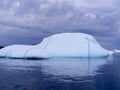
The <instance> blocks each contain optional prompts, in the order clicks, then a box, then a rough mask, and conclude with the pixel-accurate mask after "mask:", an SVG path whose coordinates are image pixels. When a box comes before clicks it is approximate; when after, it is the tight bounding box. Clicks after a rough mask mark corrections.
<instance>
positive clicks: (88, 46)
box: [0, 33, 113, 58]
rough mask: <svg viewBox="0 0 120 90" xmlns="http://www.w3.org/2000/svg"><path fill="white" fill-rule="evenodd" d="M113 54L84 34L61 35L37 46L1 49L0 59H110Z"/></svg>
mask: <svg viewBox="0 0 120 90" xmlns="http://www.w3.org/2000/svg"><path fill="white" fill-rule="evenodd" d="M112 53H113V52H112V51H109V50H106V49H104V48H103V47H101V46H100V44H99V43H98V42H97V41H96V39H95V38H94V37H93V36H91V35H88V34H84V33H61V34H55V35H52V36H50V37H47V38H45V39H43V41H42V42H41V43H40V44H37V45H11V46H7V47H5V48H2V49H0V57H9V58H52V57H80V58H84V57H95V58H96V57H108V56H109V55H111V54H112Z"/></svg>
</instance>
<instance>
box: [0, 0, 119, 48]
mask: <svg viewBox="0 0 120 90" xmlns="http://www.w3.org/2000/svg"><path fill="white" fill-rule="evenodd" d="M119 4H120V1H119V0H109V1H107V0H104V1H101V0H0V45H10V44H17V43H21V44H35V43H38V42H40V41H41V40H42V38H44V37H46V36H49V35H52V34H55V33H60V32H84V33H88V34H92V35H93V36H95V37H96V38H97V40H98V41H99V42H100V43H101V45H102V46H104V47H106V48H108V49H113V48H119V49H120V47H119V44H120V41H119V39H120V36H119V33H120V8H119Z"/></svg>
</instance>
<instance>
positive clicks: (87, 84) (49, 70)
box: [0, 54, 120, 90]
mask: <svg viewBox="0 0 120 90" xmlns="http://www.w3.org/2000/svg"><path fill="white" fill-rule="evenodd" d="M0 90H120V55H119V54H116V55H113V56H111V57H108V58H51V59H40V60H32V59H29V60H27V59H8V58H0Z"/></svg>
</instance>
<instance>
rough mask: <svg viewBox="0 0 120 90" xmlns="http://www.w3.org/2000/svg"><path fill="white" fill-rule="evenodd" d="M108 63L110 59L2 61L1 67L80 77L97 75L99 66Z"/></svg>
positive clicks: (0, 62) (0, 61)
mask: <svg viewBox="0 0 120 90" xmlns="http://www.w3.org/2000/svg"><path fill="white" fill-rule="evenodd" d="M108 61H110V59H108V58H94V59H90V58H87V59H85V58H84V59H81V58H51V59H44V60H25V59H0V65H2V66H4V67H3V68H4V69H6V70H36V69H40V70H41V71H42V72H43V73H44V74H45V75H54V76H69V77H79V76H88V75H95V73H96V72H95V71H96V70H97V69H98V68H99V66H101V65H104V64H105V63H106V62H108Z"/></svg>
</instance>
